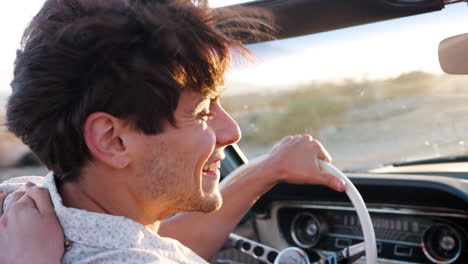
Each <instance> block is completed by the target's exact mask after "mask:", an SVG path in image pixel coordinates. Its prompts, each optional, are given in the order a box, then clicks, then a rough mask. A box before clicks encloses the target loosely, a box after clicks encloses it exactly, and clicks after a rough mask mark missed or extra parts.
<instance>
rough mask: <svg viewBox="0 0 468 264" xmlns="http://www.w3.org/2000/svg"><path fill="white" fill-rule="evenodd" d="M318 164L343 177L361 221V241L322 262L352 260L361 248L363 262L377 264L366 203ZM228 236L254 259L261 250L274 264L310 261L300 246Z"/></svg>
mask: <svg viewBox="0 0 468 264" xmlns="http://www.w3.org/2000/svg"><path fill="white" fill-rule="evenodd" d="M266 158H267V156H266V155H265V156H260V157H258V158H256V159H254V160H252V161H250V162H249V163H246V164H244V165H242V166H239V167H238V168H237V169H235V170H234V171H233V172H231V174H229V176H228V177H226V178H225V179H224V180H223V181H222V182H221V183H220V187H222V186H224V185H229V184H230V183H232V182H233V181H235V180H236V179H238V178H239V177H240V176H242V175H243V174H245V172H247V171H248V170H249V169H250V168H251V167H253V166H255V165H257V164H258V163H260V162H262V161H263V160H265V159H266ZM318 163H319V166H320V168H321V169H324V170H326V171H327V172H328V173H330V174H332V175H334V176H336V177H338V178H340V179H342V180H343V181H344V182H345V192H346V194H347V195H348V197H349V199H350V200H351V203H352V204H353V206H354V208H355V209H356V213H357V215H358V218H359V222H360V224H361V229H362V232H363V235H364V242H363V243H360V244H356V245H352V246H350V247H348V248H345V249H344V250H342V251H340V252H338V253H337V254H334V255H331V256H330V257H328V258H327V259H325V260H322V261H321V263H327V264H328V263H330V264H333V263H339V260H340V259H345V258H348V259H351V258H352V256H354V255H357V254H359V252H362V248H364V249H365V255H366V264H376V263H377V244H376V240H375V232H374V227H373V225H372V221H371V218H370V215H369V211H368V210H367V207H366V204H365V203H364V200H363V199H362V196H361V194H360V193H359V191H358V190H357V189H356V187H355V186H354V184H353V183H352V182H351V181H350V180H349V178H348V177H346V175H344V174H343V173H342V172H341V171H340V170H338V169H337V168H336V167H335V166H333V165H331V164H330V163H327V162H325V161H322V160H319V161H318ZM229 239H230V241H231V243H232V245H233V246H235V247H236V248H239V249H241V251H242V252H244V253H247V254H249V255H252V256H254V257H256V258H259V254H258V253H262V254H261V255H262V256H261V257H262V258H263V259H262V260H264V261H265V262H267V263H274V264H282V263H301V264H302V263H303V264H309V263H310V261H309V259H308V257H307V254H306V253H305V252H304V251H303V250H302V249H299V248H295V247H289V248H286V249H283V250H282V251H277V250H275V249H273V248H270V247H267V246H265V245H262V244H260V243H258V242H254V241H251V240H248V239H245V238H242V237H240V236H238V235H235V234H231V235H230V236H229ZM246 241H247V244H248V245H251V246H252V247H251V248H254V245H256V246H257V247H258V248H261V249H259V250H257V252H254V250H252V249H251V248H248V249H246V248H245V246H244V245H245V243H246ZM249 247H250V246H249ZM270 253H271V254H270ZM291 260H294V261H296V262H290V261H291ZM346 263H348V262H346Z"/></svg>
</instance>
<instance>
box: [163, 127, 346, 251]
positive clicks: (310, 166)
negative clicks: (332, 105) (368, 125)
mask: <svg viewBox="0 0 468 264" xmlns="http://www.w3.org/2000/svg"><path fill="white" fill-rule="evenodd" d="M317 158H320V159H322V160H325V161H330V157H329V155H328V154H327V152H326V151H325V150H324V149H323V147H322V146H321V145H320V143H318V142H317V141H314V140H312V138H311V137H310V136H295V137H286V138H285V139H283V141H281V143H280V144H278V145H277V146H275V148H273V150H272V152H271V153H270V156H269V158H268V159H266V160H265V161H264V162H262V163H261V164H259V165H258V166H256V167H254V168H252V169H251V170H249V171H248V172H247V173H246V174H245V175H243V176H242V177H241V178H239V179H238V180H237V181H235V182H233V183H232V184H230V185H228V186H226V187H225V188H223V189H222V190H221V194H222V197H223V205H222V207H221V209H220V210H218V211H216V212H214V213H210V214H205V213H182V214H179V215H177V216H175V217H172V218H170V219H168V220H166V221H164V222H163V223H162V224H161V227H160V230H159V233H160V235H161V236H168V237H172V238H174V239H177V240H179V241H180V242H181V243H183V244H184V245H186V246H187V247H189V248H191V249H192V250H194V251H195V252H196V253H197V254H199V255H200V256H201V257H203V258H205V259H207V260H209V259H211V258H212V257H213V256H214V255H215V254H216V252H217V251H218V250H219V248H220V247H221V246H222V244H223V242H224V240H225V239H226V237H227V236H228V234H229V233H230V232H232V230H233V229H234V228H235V227H236V225H237V223H238V222H239V221H240V219H241V218H242V216H243V215H245V213H246V212H247V211H248V209H249V208H250V206H251V205H252V204H253V203H254V202H255V201H256V200H257V199H258V198H259V197H260V196H261V195H262V194H264V193H265V192H267V191H268V190H269V189H270V188H272V187H273V186H274V185H275V184H277V183H278V182H280V181H287V182H290V183H299V184H324V185H327V186H329V187H331V188H333V189H336V190H338V191H343V190H344V183H343V182H342V181H341V180H339V179H338V178H336V177H334V176H332V175H329V174H327V173H325V172H322V171H321V170H320V169H319V167H318V163H317Z"/></svg>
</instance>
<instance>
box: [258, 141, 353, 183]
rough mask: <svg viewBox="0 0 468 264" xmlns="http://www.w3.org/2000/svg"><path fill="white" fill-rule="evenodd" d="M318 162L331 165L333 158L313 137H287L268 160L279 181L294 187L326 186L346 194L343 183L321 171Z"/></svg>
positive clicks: (267, 163)
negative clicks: (292, 184)
mask: <svg viewBox="0 0 468 264" xmlns="http://www.w3.org/2000/svg"><path fill="white" fill-rule="evenodd" d="M318 159H320V160H323V161H326V162H331V160H332V159H331V157H330V155H329V154H328V152H327V151H326V150H325V148H324V147H323V146H322V144H320V142H319V141H318V140H315V139H313V138H312V137H311V136H310V135H299V136H287V137H285V138H284V139H283V140H281V141H280V142H279V143H278V144H277V145H275V146H274V147H273V149H272V150H271V152H270V154H269V156H268V158H267V159H266V160H265V161H264V162H265V165H266V166H268V167H269V168H270V169H274V170H276V173H273V174H272V175H276V177H278V178H277V180H278V181H286V182H288V183H294V184H322V185H326V186H328V187H330V188H332V189H334V190H336V191H340V192H342V191H344V190H345V184H344V182H343V180H341V179H339V178H337V177H335V176H333V175H331V174H329V173H328V172H325V171H323V170H321V169H320V167H319V164H318Z"/></svg>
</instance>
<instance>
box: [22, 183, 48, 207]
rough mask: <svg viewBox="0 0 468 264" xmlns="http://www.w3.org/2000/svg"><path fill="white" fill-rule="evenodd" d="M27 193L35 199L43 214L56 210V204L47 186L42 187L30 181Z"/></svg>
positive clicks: (27, 185)
mask: <svg viewBox="0 0 468 264" xmlns="http://www.w3.org/2000/svg"><path fill="white" fill-rule="evenodd" d="M26 193H27V194H28V196H29V197H31V199H32V200H33V201H34V203H35V204H36V206H37V209H38V210H39V212H40V213H41V214H45V213H51V212H54V205H53V204H52V201H51V199H50V195H49V191H48V190H47V189H46V188H41V187H38V186H36V185H34V184H33V183H31V182H28V183H27V184H26Z"/></svg>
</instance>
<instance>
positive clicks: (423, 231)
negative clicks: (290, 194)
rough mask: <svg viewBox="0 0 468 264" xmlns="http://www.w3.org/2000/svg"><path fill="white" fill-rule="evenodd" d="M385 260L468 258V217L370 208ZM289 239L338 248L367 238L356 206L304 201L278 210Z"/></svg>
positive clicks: (302, 244)
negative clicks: (307, 203) (308, 203)
mask: <svg viewBox="0 0 468 264" xmlns="http://www.w3.org/2000/svg"><path fill="white" fill-rule="evenodd" d="M369 211H370V215H371V218H372V222H373V225H374V230H375V234H376V238H377V248H378V256H379V259H385V260H393V261H401V263H447V264H448V263H465V264H466V263H468V246H467V239H468V236H467V231H468V216H466V215H456V214H436V213H433V214H428V213H427V212H424V211H417V210H404V209H401V208H400V209H391V208H378V209H377V208H373V209H369ZM277 217H278V223H279V226H280V230H281V233H282V235H283V238H284V239H285V240H286V241H287V242H288V243H289V244H290V245H294V246H298V247H301V248H303V249H304V250H306V251H319V252H322V253H324V254H326V253H327V252H336V251H339V250H341V249H343V248H346V247H348V246H350V245H353V244H356V243H359V242H362V241H363V236H362V230H361V226H360V223H359V219H358V217H357V215H356V213H355V212H354V210H353V208H351V207H343V206H314V205H310V206H299V207H290V206H288V207H282V208H280V209H279V210H278V214H277Z"/></svg>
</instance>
